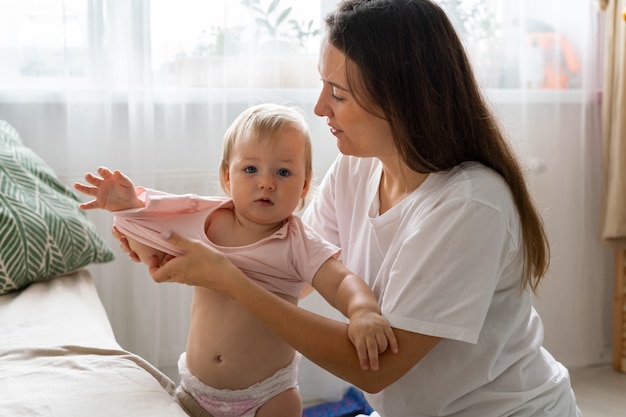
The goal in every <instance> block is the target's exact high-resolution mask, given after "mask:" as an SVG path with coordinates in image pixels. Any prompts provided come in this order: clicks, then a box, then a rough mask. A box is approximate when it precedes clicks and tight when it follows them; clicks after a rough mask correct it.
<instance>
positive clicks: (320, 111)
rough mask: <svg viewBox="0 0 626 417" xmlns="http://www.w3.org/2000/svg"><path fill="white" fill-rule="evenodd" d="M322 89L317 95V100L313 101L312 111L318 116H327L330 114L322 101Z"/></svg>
mask: <svg viewBox="0 0 626 417" xmlns="http://www.w3.org/2000/svg"><path fill="white" fill-rule="evenodd" d="M323 95H324V90H323V89H322V91H321V92H320V94H319V96H318V97H317V101H316V102H315V106H313V113H315V114H316V115H318V116H320V117H329V116H330V107H329V106H328V105H327V104H326V103H325V102H324V98H323Z"/></svg>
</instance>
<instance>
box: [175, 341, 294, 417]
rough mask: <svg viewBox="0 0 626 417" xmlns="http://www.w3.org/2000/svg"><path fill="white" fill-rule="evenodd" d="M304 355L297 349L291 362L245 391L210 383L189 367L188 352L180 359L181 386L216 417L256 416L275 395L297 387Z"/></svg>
mask: <svg viewBox="0 0 626 417" xmlns="http://www.w3.org/2000/svg"><path fill="white" fill-rule="evenodd" d="M301 357H302V356H301V355H300V354H299V353H297V352H296V354H295V355H294V358H293V360H292V361H291V363H290V364H289V365H288V366H287V367H285V368H283V369H279V370H278V371H276V372H275V373H274V374H273V375H272V376H270V377H269V378H267V379H264V380H263V381H261V382H257V383H256V384H254V385H251V386H250V387H248V388H245V389H242V390H229V389H217V388H213V387H210V386H208V385H207V384H205V383H204V382H202V381H200V380H199V379H198V378H197V377H196V376H194V375H193V374H192V373H191V372H190V371H189V368H187V361H186V356H185V353H183V354H182V355H180V358H179V359H178V372H179V373H180V379H181V381H180V385H181V387H182V388H183V389H184V390H185V391H187V392H188V393H189V394H191V396H192V397H193V398H194V399H195V400H196V401H197V402H198V404H200V405H201V406H202V407H203V408H204V409H205V410H206V411H208V412H209V413H210V414H212V415H213V416H214V417H254V415H255V414H256V410H257V409H258V408H259V407H260V406H262V405H263V404H265V403H266V402H267V401H269V400H270V399H271V398H272V397H274V396H276V395H277V394H280V393H281V392H283V391H286V390H288V389H290V388H296V389H297V388H298V363H299V362H300V358H301Z"/></svg>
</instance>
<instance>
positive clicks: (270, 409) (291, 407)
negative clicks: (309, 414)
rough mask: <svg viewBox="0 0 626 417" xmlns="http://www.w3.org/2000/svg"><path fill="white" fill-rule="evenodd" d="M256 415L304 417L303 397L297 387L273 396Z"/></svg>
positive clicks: (263, 416)
mask: <svg viewBox="0 0 626 417" xmlns="http://www.w3.org/2000/svg"><path fill="white" fill-rule="evenodd" d="M255 417H302V398H300V393H299V392H298V390H297V389H296V388H289V389H288V390H285V391H283V392H281V393H280V394H277V395H275V396H274V397H272V398H271V399H270V400H269V401H268V402H266V403H265V404H263V405H262V406H261V407H259V409H258V410H256V416H255Z"/></svg>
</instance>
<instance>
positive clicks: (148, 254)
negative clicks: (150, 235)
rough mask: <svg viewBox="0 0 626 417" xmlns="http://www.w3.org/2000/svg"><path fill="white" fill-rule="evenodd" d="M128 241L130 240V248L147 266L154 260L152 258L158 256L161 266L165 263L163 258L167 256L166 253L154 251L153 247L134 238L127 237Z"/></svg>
mask: <svg viewBox="0 0 626 417" xmlns="http://www.w3.org/2000/svg"><path fill="white" fill-rule="evenodd" d="M126 239H127V240H128V246H129V247H130V250H132V251H133V252H135V253H136V254H137V256H138V257H139V259H140V260H141V262H143V263H144V264H146V265H150V259H152V257H153V256H155V255H156V257H157V258H159V265H161V263H162V262H163V257H164V256H165V252H161V251H160V250H157V249H154V248H153V247H150V246H148V245H145V244H143V243H141V242H138V241H136V240H135V239H133V238H130V237H127V238H126Z"/></svg>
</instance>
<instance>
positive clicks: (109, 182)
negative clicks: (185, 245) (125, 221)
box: [74, 167, 165, 265]
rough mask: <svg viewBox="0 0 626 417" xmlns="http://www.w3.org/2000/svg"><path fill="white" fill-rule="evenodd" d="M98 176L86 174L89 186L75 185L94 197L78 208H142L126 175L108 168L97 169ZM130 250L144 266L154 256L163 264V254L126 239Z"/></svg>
mask: <svg viewBox="0 0 626 417" xmlns="http://www.w3.org/2000/svg"><path fill="white" fill-rule="evenodd" d="M98 174H99V175H100V176H97V175H94V174H92V173H91V172H88V173H87V174H86V175H85V181H86V182H87V183H89V184H90V185H86V184H81V183H78V182H77V183H75V184H74V188H76V190H78V191H80V192H81V193H83V194H86V195H89V196H92V197H95V198H94V199H93V200H91V201H89V202H86V203H82V204H80V205H79V207H80V208H81V209H83V210H92V209H96V208H101V209H104V210H107V211H112V212H114V211H120V210H127V209H132V208H142V207H144V204H143V202H142V201H141V200H140V199H139V198H138V197H137V192H136V191H135V185H134V184H133V182H132V181H131V179H130V178H128V177H127V176H126V175H124V174H122V173H121V172H120V171H118V170H115V171H111V170H110V169H108V168H105V167H100V168H98ZM126 239H127V240H128V245H129V247H130V249H131V250H132V251H133V252H135V253H136V254H137V256H138V257H139V259H140V260H141V261H142V262H143V263H145V264H146V265H150V259H151V258H152V257H153V256H156V257H157V258H158V259H159V265H162V264H163V258H164V256H165V252H162V251H160V250H157V249H154V248H152V247H150V246H148V245H145V244H143V243H141V242H139V241H137V240H135V239H132V238H130V237H126Z"/></svg>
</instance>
